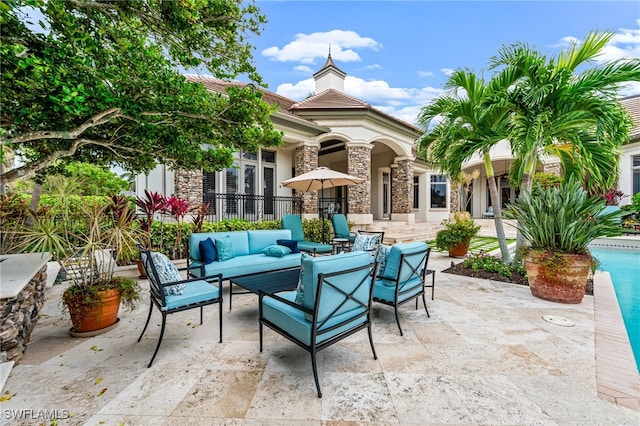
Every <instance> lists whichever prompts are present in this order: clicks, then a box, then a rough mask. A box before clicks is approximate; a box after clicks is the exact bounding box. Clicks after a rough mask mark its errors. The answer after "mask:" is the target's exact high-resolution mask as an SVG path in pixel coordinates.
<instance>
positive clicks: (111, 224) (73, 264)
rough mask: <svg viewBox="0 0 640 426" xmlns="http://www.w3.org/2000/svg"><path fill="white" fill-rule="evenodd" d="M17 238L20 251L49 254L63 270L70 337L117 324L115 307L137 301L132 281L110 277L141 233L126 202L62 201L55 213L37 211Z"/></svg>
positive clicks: (137, 292) (114, 199) (132, 250)
mask: <svg viewBox="0 0 640 426" xmlns="http://www.w3.org/2000/svg"><path fill="white" fill-rule="evenodd" d="M21 234H22V236H23V238H22V241H21V244H22V246H23V249H25V250H27V251H29V252H32V253H36V252H50V253H53V254H54V255H55V257H56V259H57V260H58V261H59V262H60V264H61V266H62V267H63V268H65V269H66V271H67V279H68V280H69V281H70V285H69V287H68V288H67V289H66V290H65V291H64V293H63V295H62V301H63V304H64V306H65V307H66V308H67V309H68V310H69V313H70V315H71V321H72V323H73V328H72V329H71V332H72V334H74V335H75V336H81V337H82V336H85V335H95V334H99V333H100V332H101V331H107V330H109V329H111V328H112V327H113V326H114V325H115V324H117V321H118V318H117V315H118V311H119V307H120V304H121V303H124V304H125V306H127V307H129V308H131V309H132V308H133V307H135V306H136V304H137V302H138V301H139V299H140V290H141V289H140V287H139V285H138V282H137V280H135V279H132V278H128V277H122V276H117V275H115V273H114V271H115V265H116V263H117V262H118V261H119V260H120V259H122V258H124V257H130V256H133V255H134V254H135V253H136V244H137V243H138V241H140V238H141V230H140V227H139V226H138V224H137V223H136V213H135V210H134V208H133V206H132V205H131V203H130V201H129V200H128V199H127V198H126V197H123V196H112V197H110V198H109V202H108V203H106V204H105V203H104V201H103V200H102V201H100V200H98V199H91V198H89V197H86V199H83V200H82V202H78V203H73V204H71V203H68V201H64V202H63V207H62V209H61V210H59V211H57V212H54V210H53V209H46V208H45V209H40V210H39V211H38V212H37V213H36V214H34V215H33V217H32V223H31V224H30V225H28V226H25V227H24V228H23V229H22V231H21Z"/></svg>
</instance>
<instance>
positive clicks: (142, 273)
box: [136, 259, 147, 279]
mask: <svg viewBox="0 0 640 426" xmlns="http://www.w3.org/2000/svg"><path fill="white" fill-rule="evenodd" d="M136 265H137V266H138V274H139V275H138V278H143V279H146V278H147V273H146V272H145V270H144V266H142V260H140V259H136Z"/></svg>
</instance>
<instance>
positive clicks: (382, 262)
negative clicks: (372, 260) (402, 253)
mask: <svg viewBox="0 0 640 426" xmlns="http://www.w3.org/2000/svg"><path fill="white" fill-rule="evenodd" d="M390 251H391V246H385V245H384V244H380V245H379V246H378V250H377V251H376V262H378V276H381V275H383V274H384V268H385V267H386V266H387V256H389V252H390Z"/></svg>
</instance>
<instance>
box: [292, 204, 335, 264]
mask: <svg viewBox="0 0 640 426" xmlns="http://www.w3.org/2000/svg"><path fill="white" fill-rule="evenodd" d="M281 223H282V228H283V229H288V230H290V231H291V239H292V240H296V241H297V242H298V249H300V251H306V252H308V253H312V254H316V253H331V252H332V251H333V246H332V245H331V244H323V243H316V242H314V241H307V240H305V239H304V230H303V229H302V220H300V216H298V215H297V214H288V215H285V216H283V217H282V219H281Z"/></svg>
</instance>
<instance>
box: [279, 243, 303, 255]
mask: <svg viewBox="0 0 640 426" xmlns="http://www.w3.org/2000/svg"><path fill="white" fill-rule="evenodd" d="M276 243H278V245H281V246H285V247H289V249H290V250H291V253H300V249H299V248H298V242H297V241H296V240H277V241H276Z"/></svg>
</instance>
